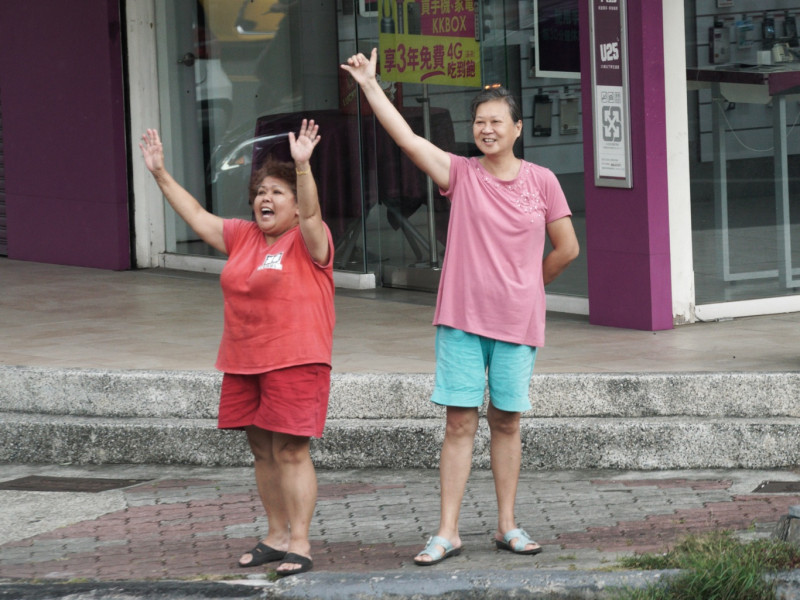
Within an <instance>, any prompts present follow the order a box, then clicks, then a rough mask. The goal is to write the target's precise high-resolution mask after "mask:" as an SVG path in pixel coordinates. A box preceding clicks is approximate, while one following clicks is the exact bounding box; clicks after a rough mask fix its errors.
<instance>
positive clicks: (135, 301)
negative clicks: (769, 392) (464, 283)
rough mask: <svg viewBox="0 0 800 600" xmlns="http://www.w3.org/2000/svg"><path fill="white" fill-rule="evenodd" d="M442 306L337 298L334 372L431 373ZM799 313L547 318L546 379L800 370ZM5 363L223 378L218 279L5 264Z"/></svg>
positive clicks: (418, 299) (380, 297) (389, 298)
mask: <svg viewBox="0 0 800 600" xmlns="http://www.w3.org/2000/svg"><path fill="white" fill-rule="evenodd" d="M434 302H435V295H434V294H432V293H425V292H412V291H406V290H391V289H386V288H384V289H378V290H367V291H352V290H337V296H336V311H337V326H336V331H335V333H334V353H333V368H334V371H335V372H354V373H355V372H391V373H431V372H433V369H434V352H433V338H434V329H433V327H432V326H431V321H432V318H433V305H434ZM799 330H800V313H788V314H779V315H770V316H762V317H749V318H741V319H734V320H730V321H724V322H714V323H695V324H691V325H682V326H680V327H677V328H675V329H672V330H668V331H659V332H649V331H634V330H630V329H617V328H611V327H600V326H596V325H591V324H589V321H588V318H587V317H584V316H575V315H566V314H562V313H555V312H551V313H549V314H548V329H547V342H546V345H545V347H544V348H543V349H542V351H541V352H540V353H539V356H538V358H537V364H536V372H539V373H554V372H583V373H590V372H614V373H620V372H659V371H671V372H676V371H787V370H789V371H795V370H797V369H800V336H798V335H795V332H797V331H799ZM0 331H2V339H3V343H2V344H0V364H6V365H26V366H53V367H92V368H108V369H201V370H204V369H213V365H214V360H215V358H216V352H217V345H218V343H219V338H220V335H221V331H222V294H221V292H220V289H219V282H218V277H217V276H216V275H208V274H197V273H185V272H177V271H167V270H163V269H152V270H140V271H122V272H114V271H103V270H98V269H86V268H79V267H64V266H57V265H43V264H39V263H30V262H21V261H13V260H8V259H0Z"/></svg>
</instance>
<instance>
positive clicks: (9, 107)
mask: <svg viewBox="0 0 800 600" xmlns="http://www.w3.org/2000/svg"><path fill="white" fill-rule="evenodd" d="M120 35H121V32H120V13H119V3H118V2H116V1H113V0H85V1H84V2H82V3H81V7H80V9H77V8H76V6H75V4H74V3H70V2H63V1H61V0H45V1H41V2H3V3H0V39H2V40H3V44H2V45H0V93H2V95H3V97H2V102H3V104H2V105H3V125H4V131H3V134H4V146H5V167H6V192H7V205H8V206H7V211H8V242H9V257H10V258H15V259H20V260H35V261H39V262H47V263H54V264H67V265H80V266H89V267H100V268H108V269H127V268H129V267H130V232H129V217H128V186H127V158H126V140H125V111H124V106H125V102H124V88H123V71H122V46H121V39H120Z"/></svg>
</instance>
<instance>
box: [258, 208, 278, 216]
mask: <svg viewBox="0 0 800 600" xmlns="http://www.w3.org/2000/svg"><path fill="white" fill-rule="evenodd" d="M274 214H275V211H274V210H272V209H271V208H267V207H263V208H262V209H261V216H262V217H271V216H272V215H274Z"/></svg>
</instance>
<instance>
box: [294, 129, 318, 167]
mask: <svg viewBox="0 0 800 600" xmlns="http://www.w3.org/2000/svg"><path fill="white" fill-rule="evenodd" d="M320 139H321V136H320V135H319V125H317V124H316V123H314V119H311V120H310V121H309V120H307V119H303V122H302V123H301V125H300V133H298V134H297V137H295V135H294V132H293V131H290V132H289V150H290V151H291V153H292V159H293V160H294V162H295V164H300V163H303V164H305V163H307V162H308V161H309V160H310V159H311V155H312V154H313V153H314V148H316V146H317V144H319V141H320Z"/></svg>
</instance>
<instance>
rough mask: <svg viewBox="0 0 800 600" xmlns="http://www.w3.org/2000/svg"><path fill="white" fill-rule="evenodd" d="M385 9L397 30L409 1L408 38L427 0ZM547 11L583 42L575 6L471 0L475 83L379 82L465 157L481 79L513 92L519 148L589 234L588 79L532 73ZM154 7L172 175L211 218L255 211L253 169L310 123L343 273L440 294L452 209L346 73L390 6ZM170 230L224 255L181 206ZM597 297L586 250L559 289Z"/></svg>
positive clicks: (182, 246)
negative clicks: (583, 94) (519, 118)
mask: <svg viewBox="0 0 800 600" xmlns="http://www.w3.org/2000/svg"><path fill="white" fill-rule="evenodd" d="M406 5H410V6H406ZM386 6H389V9H388V13H387V14H388V15H391V17H392V19H394V20H395V21H394V22H395V26H398V25H397V23H399V22H400V21H399V20H398V16H397V15H398V14H399V13H398V8H396V7H398V6H399V7H402V8H401V11H402V18H403V27H404V28H406V33H409V34H411V35H413V34H414V32H415V31H416V25H415V23H417V21H419V16H418V15H417V12H416V11H417V10H418V7H417V5H416V3H415V2H411V1H408V2H405V3H394V2H391V3H387V2H384V7H383V10H384V13H386V11H387V9H386ZM539 7H541V12H542V14H545V15H547V18H548V19H550V21H547V23H549V25H548V26H549V27H550V28H551V30H552V28H554V27H555V28H561V29H562V30H563V31H566V32H567V33H566V35H568V36H573V37H569V38H568V39H567V42H568V45H571V46H572V47H573V49H575V48H576V47H577V43H578V42H577V26H578V24H577V0H535V1H534V0H522V1H519V2H518V1H517V0H514V1H504V0H485V1H483V2H480V3H477V4H475V15H476V21H475V23H476V25H477V37H480V46H481V52H480V65H479V69H480V74H481V81H480V82H479V84H478V85H471V86H461V85H457V84H455V85H439V84H430V85H429V84H427V83H420V82H413V81H411V82H409V81H405V82H402V81H394V80H392V78H390V77H386V78H383V79H382V85H383V86H384V91H385V92H386V94H387V96H389V98H390V99H391V100H392V101H393V102H394V103H395V105H396V106H397V107H398V109H399V110H401V112H403V113H404V115H405V116H406V118H407V120H408V121H409V123H410V124H411V125H412V127H414V128H415V129H416V130H417V132H418V133H420V135H428V136H429V137H430V139H432V141H434V143H437V144H438V145H440V146H441V147H443V148H445V149H447V150H450V151H452V152H455V153H459V154H464V155H470V154H474V153H475V151H476V150H475V146H474V144H473V141H472V128H471V122H470V108H469V107H470V101H471V99H472V97H473V96H474V95H475V94H476V93H477V91H478V89H479V85H480V84H481V83H495V82H497V83H502V84H503V85H505V86H506V87H508V88H509V89H511V90H512V91H513V92H514V93H515V94H516V95H517V97H518V98H520V99H521V101H522V106H523V118H524V131H525V133H524V137H523V140H522V141H521V142H520V144H519V147H518V155H519V156H522V157H524V158H526V159H527V160H530V161H532V162H536V163H539V164H542V165H544V166H546V167H549V168H551V169H552V170H553V171H554V172H555V173H556V175H557V176H558V177H559V180H560V181H561V184H562V186H563V187H564V190H565V192H566V193H567V197H568V200H569V202H570V206H571V207H572V209H573V212H574V221H575V225H576V229H577V230H578V235H579V237H580V238H581V239H583V238H584V237H585V236H584V232H585V226H584V220H583V196H584V192H583V150H582V143H583V135H582V132H581V127H580V114H581V107H580V74H579V73H578V72H577V68H575V69H571V70H570V69H566V70H563V68H562V67H561V66H560V67H559V69H562V70H561V71H560V72H553V69H552V67H551V66H548V65H542V66H540V67H539V68H537V66H536V65H537V63H536V57H535V54H536V52H535V44H534V41H535V40H536V37H537V36H536V19H535V15H536V14H537V10H539ZM157 10H158V11H160V12H159V13H158V14H157V21H158V27H159V30H158V39H159V41H160V44H159V80H160V90H161V105H162V115H163V116H162V125H161V127H162V137H163V138H164V140H165V144H166V150H167V152H168V160H169V161H170V163H171V164H170V167H171V169H172V171H173V173H174V174H175V176H176V178H177V179H178V180H179V181H181V183H183V184H184V185H185V186H186V187H187V189H189V191H190V192H191V193H193V194H194V195H195V196H196V197H197V198H198V199H200V200H201V202H203V203H204V204H205V206H206V207H207V208H208V209H209V210H211V211H212V212H214V213H215V214H218V215H220V216H223V217H240V218H249V206H248V202H247V198H248V193H247V186H248V181H249V177H250V173H251V172H252V170H253V168H254V166H255V165H257V164H259V163H260V161H262V160H264V158H265V157H266V156H267V155H269V154H271V155H274V156H277V157H278V158H284V159H288V144H287V141H286V134H287V132H288V131H289V130H290V129H292V128H295V129H296V128H297V127H299V121H300V119H301V118H303V117H307V118H314V119H315V120H317V122H318V123H319V124H320V126H321V134H322V138H323V141H322V142H321V145H320V146H319V147H318V148H317V150H316V151H315V155H314V160H315V161H316V162H315V163H314V164H313V165H312V166H313V168H314V170H315V175H316V177H317V181H318V185H319V188H320V197H321V205H322V208H323V216H324V218H325V221H326V222H327V223H328V225H329V227H330V228H331V231H332V233H333V236H334V243H335V246H336V252H335V265H334V266H335V268H336V269H337V270H340V271H353V272H357V273H367V272H371V273H375V274H376V275H377V278H378V285H387V286H396V287H408V288H414V289H422V290H429V291H435V290H436V288H437V285H438V269H439V267H440V266H441V260H442V258H443V256H444V251H445V248H446V243H447V221H448V216H449V203H448V202H447V201H446V200H444V199H443V198H442V197H441V195H440V194H439V193H438V190H437V189H435V187H433V186H432V184H430V182H429V181H428V180H427V178H426V177H424V176H423V174H422V173H421V172H420V171H419V170H418V169H416V168H415V167H414V166H413V165H411V164H410V161H408V159H406V158H405V157H403V156H402V154H401V152H400V151H399V149H398V148H397V147H396V146H395V145H394V144H393V143H392V142H391V141H390V140H388V136H386V134H385V132H383V130H382V128H381V127H380V125H379V124H378V123H377V122H376V119H375V118H374V116H373V115H372V114H371V111H370V110H369V107H368V105H367V104H366V103H365V102H364V101H363V98H361V97H360V96H359V93H358V90H357V89H356V88H355V86H354V84H353V82H352V81H351V80H350V79H349V77H348V76H347V75H346V74H345V73H344V72H343V71H341V70H340V69H339V65H340V64H341V63H342V62H345V61H346V59H347V58H348V57H349V56H351V55H352V54H353V53H355V52H357V51H360V52H364V53H365V54H366V53H369V52H370V50H371V49H372V48H373V47H378V46H379V44H380V42H381V40H380V32H381V19H382V18H383V19H384V21H385V20H386V18H387V14H384V16H383V17H381V14H380V11H381V6H380V2H377V1H369V0H355V1H353V0H344V1H341V0H340V1H339V2H337V1H336V0H318V1H317V2H314V3H313V4H312V3H310V2H307V1H306V0H176V1H175V2H170V3H158V5H157ZM420 10H421V9H420ZM384 26H386V24H385V23H384ZM573 33H574V35H573ZM560 35H562V37H563V35H565V34H564V33H563V32H562V33H561V34H560ZM552 41H553V39H551V40H550V42H552ZM575 51H576V53H577V50H575ZM547 55H548V56H552V55H553V53H552V52H548V53H547ZM576 55H577V54H576ZM572 64H573V66H574V61H573V63H572ZM544 100H547V106H544V104H543V101H544ZM426 112H427V114H426ZM166 230H167V231H166V233H167V251H168V252H170V253H177V254H183V255H195V256H203V257H208V256H217V255H218V253H216V252H215V251H214V250H213V249H211V248H209V247H208V246H207V245H206V244H204V243H202V242H201V241H199V240H197V239H196V236H195V235H194V234H193V232H191V230H189V229H188V228H187V227H186V226H185V225H184V223H183V221H182V220H181V219H179V218H177V217H176V216H175V215H174V214H172V212H171V210H170V209H167V217H166ZM586 290H587V277H586V263H585V257H584V256H582V257H581V259H579V261H578V264H575V265H573V266H571V267H570V269H569V270H568V273H567V274H565V275H564V276H562V277H561V278H560V279H559V280H558V281H557V282H555V283H554V284H552V285H551V286H550V287H549V288H548V291H549V292H552V293H558V294H566V295H575V296H582V297H585V296H586V293H587V292H586Z"/></svg>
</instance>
